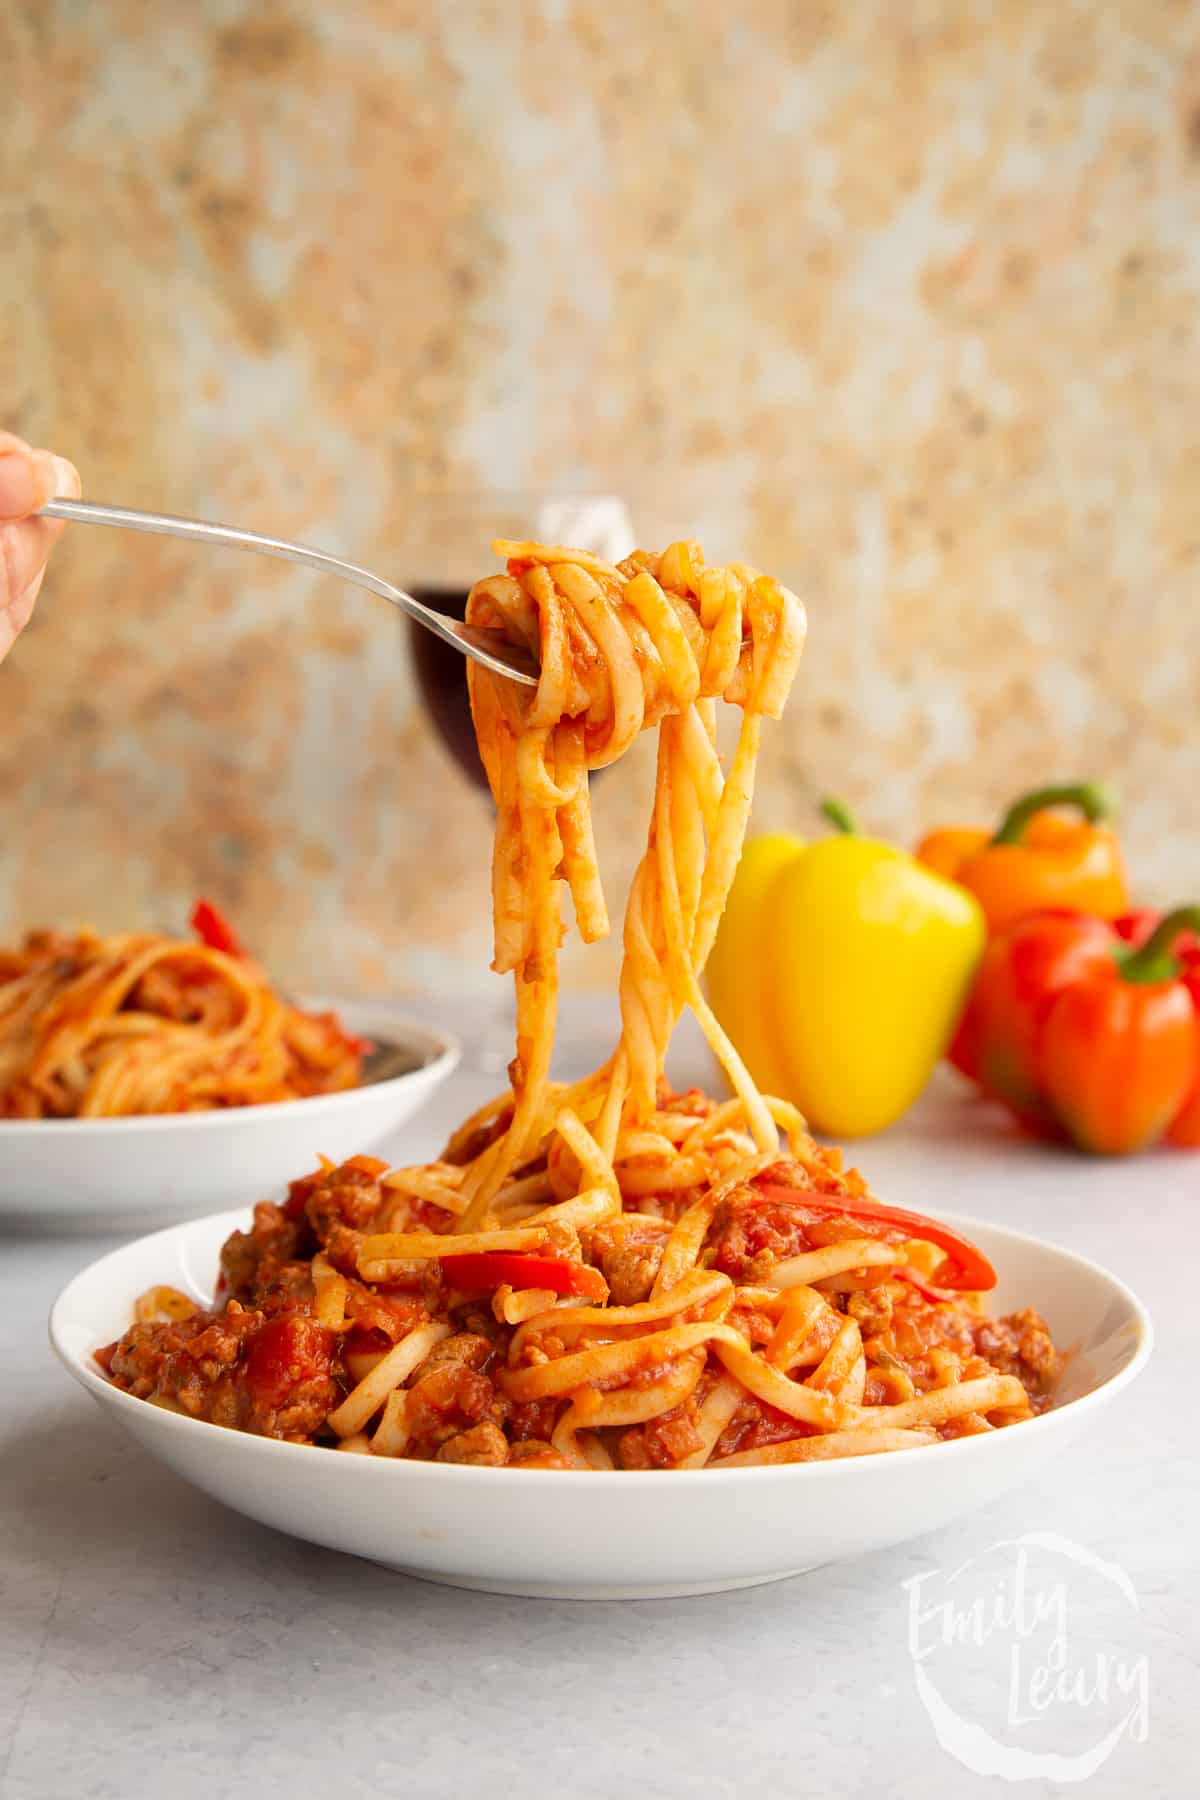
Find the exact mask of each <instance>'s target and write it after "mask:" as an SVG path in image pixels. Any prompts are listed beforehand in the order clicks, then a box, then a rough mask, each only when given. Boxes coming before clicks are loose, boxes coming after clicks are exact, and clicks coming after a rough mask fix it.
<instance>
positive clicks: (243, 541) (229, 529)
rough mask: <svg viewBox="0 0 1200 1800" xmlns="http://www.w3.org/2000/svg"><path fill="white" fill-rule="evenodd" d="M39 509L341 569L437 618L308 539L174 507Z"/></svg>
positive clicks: (407, 607) (63, 504) (74, 504)
mask: <svg viewBox="0 0 1200 1800" xmlns="http://www.w3.org/2000/svg"><path fill="white" fill-rule="evenodd" d="M42 513H43V515H44V516H45V517H46V518H49V519H71V520H74V521H75V522H76V523H77V524H80V525H116V526H118V527H120V528H121V529H122V530H124V531H153V532H157V533H159V534H160V535H161V536H162V537H178V538H193V539H194V540H195V541H196V542H197V543H199V544H227V545H230V546H232V548H234V549H235V550H253V551H254V552H255V554H256V555H258V556H274V557H277V558H278V559H279V561H280V562H293V563H304V564H306V565H307V567H308V568H310V569H322V570H325V571H327V572H328V573H329V574H331V575H340V576H341V577H342V579H343V580H344V581H351V582H353V583H354V585H355V586H356V587H365V588H369V589H370V590H371V592H372V593H373V594H378V595H379V596H380V598H381V599H383V600H390V601H391V602H392V605H393V606H399V607H400V608H401V609H402V610H403V611H404V612H408V613H411V614H412V615H413V617H414V618H419V619H420V620H421V621H422V622H423V623H424V624H426V625H431V626H432V625H433V624H434V623H435V622H436V620H437V619H438V618H439V616H440V615H439V614H437V613H435V612H434V611H433V610H432V609H431V608H430V607H428V606H422V604H421V602H420V601H419V600H415V599H414V598H413V596H412V595H411V594H406V593H405V592H404V590H403V588H398V587H394V586H393V585H392V583H391V582H390V581H385V580H384V579H383V577H382V576H381V575H374V574H372V572H371V570H370V569H363V568H360V567H359V566H358V564H357V563H350V562H345V561H343V559H342V558H341V557H340V556H330V555H329V553H328V551H325V550H313V549H310V548H309V546H308V545H307V544H293V543H289V541H288V540H287V538H276V537H264V535H263V534H262V532H260V531H243V530H242V529H241V528H240V527H239V526H236V525H213V524H210V523H209V522H208V521H207V520H205V519H181V518H178V517H177V516H176V515H175V514H174V513H153V512H138V511H137V510H136V508H134V507H132V506H99V505H97V504H96V502H95V501H93V500H48V501H47V502H46V504H45V506H43V508H42Z"/></svg>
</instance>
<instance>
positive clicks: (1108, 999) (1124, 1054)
mask: <svg viewBox="0 0 1200 1800" xmlns="http://www.w3.org/2000/svg"><path fill="white" fill-rule="evenodd" d="M1197 924H1200V908H1198V907H1183V908H1181V909H1180V911H1178V912H1175V913H1171V914H1169V915H1168V917H1167V918H1165V919H1163V920H1162V922H1161V923H1160V924H1159V925H1158V926H1156V927H1155V929H1154V931H1153V932H1152V933H1151V934H1150V936H1149V937H1148V938H1147V939H1146V942H1145V943H1144V944H1143V945H1142V946H1141V948H1140V949H1136V950H1132V951H1128V950H1125V949H1123V948H1122V949H1121V950H1119V951H1118V952H1117V953H1116V954H1114V955H1111V956H1109V958H1108V959H1107V963H1106V964H1104V965H1102V966H1101V967H1099V968H1097V969H1096V970H1095V971H1094V972H1092V973H1090V974H1089V975H1086V976H1084V978H1083V979H1082V980H1080V981H1076V982H1071V983H1068V985H1067V986H1066V987H1064V988H1063V989H1062V990H1061V992H1060V993H1059V994H1058V995H1057V996H1056V997H1055V999H1054V1000H1053V1001H1052V1002H1051V1004H1050V1007H1049V1010H1048V1012H1047V1014H1046V1020H1045V1024H1044V1026H1043V1027H1042V1031H1041V1036H1040V1040H1039V1044H1038V1067H1039V1074H1040V1077H1041V1084H1042V1089H1043V1092H1044V1094H1045V1097H1046V1100H1047V1102H1048V1104H1049V1105H1050V1107H1051V1109H1052V1111H1053V1113H1054V1115H1055V1116H1056V1118H1057V1119H1058V1121H1059V1123H1060V1124H1061V1125H1062V1126H1063V1127H1064V1128H1065V1129H1066V1131H1067V1133H1068V1135H1069V1136H1070V1137H1071V1139H1072V1141H1073V1142H1074V1143H1076V1144H1077V1145H1078V1146H1079V1148H1080V1149H1081V1150H1092V1151H1095V1152H1097V1153H1098V1154H1100V1155H1102V1156H1103V1155H1107V1156H1124V1155H1127V1154H1128V1153H1129V1152H1130V1151H1133V1150H1144V1149H1145V1148H1146V1146H1147V1145H1148V1144H1152V1143H1154V1142H1156V1141H1157V1139H1159V1138H1160V1137H1161V1136H1162V1135H1163V1133H1164V1132H1165V1131H1166V1130H1167V1129H1168V1128H1169V1127H1170V1125H1171V1123H1172V1121H1173V1120H1174V1119H1175V1117H1176V1114H1177V1113H1178V1112H1179V1111H1180V1109H1181V1108H1182V1106H1183V1104H1184V1102H1185V1101H1186V1099H1187V1097H1188V1095H1189V1093H1190V1092H1191V1090H1192V1087H1193V1084H1194V1082H1195V1079H1196V1075H1197V1048H1198V1046H1200V1025H1198V1023H1197V1019H1198V1015H1197V1012H1196V1007H1195V1003H1194V1001H1193V997H1192V993H1191V990H1190V987H1189V985H1188V983H1187V982H1186V981H1183V980H1181V979H1180V975H1181V972H1182V971H1181V968H1180V964H1179V959H1178V958H1177V957H1176V956H1174V955H1173V953H1172V951H1171V945H1172V943H1173V942H1174V939H1175V938H1176V936H1177V935H1178V933H1179V932H1180V931H1181V930H1182V929H1184V927H1185V926H1192V927H1194V926H1196V925H1197Z"/></svg>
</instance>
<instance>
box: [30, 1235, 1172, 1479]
mask: <svg viewBox="0 0 1200 1800" xmlns="http://www.w3.org/2000/svg"><path fill="white" fill-rule="evenodd" d="M230 1210H231V1213H233V1214H236V1215H237V1216H238V1217H244V1216H246V1214H245V1209H244V1208H242V1207H234V1208H231V1209H230ZM224 1216H226V1215H223V1214H220V1213H210V1214H209V1215H208V1218H207V1219H191V1220H188V1221H186V1222H185V1223H183V1224H177V1225H168V1226H166V1227H165V1228H164V1229H163V1230H161V1231H154V1232H148V1233H146V1235H145V1236H144V1237H141V1238H135V1239H134V1240H133V1242H132V1243H130V1244H125V1245H122V1246H120V1247H119V1248H118V1249H116V1250H110V1251H109V1252H108V1253H107V1255H105V1256H101V1257H97V1259H96V1261H95V1262H93V1263H89V1264H88V1266H87V1267H86V1268H85V1269H81V1270H80V1272H79V1273H78V1274H77V1275H74V1276H72V1278H71V1280H70V1281H69V1282H68V1283H67V1284H66V1286H65V1287H64V1288H63V1289H62V1291H61V1292H60V1294H59V1296H58V1298H57V1299H56V1300H55V1302H54V1305H53V1306H52V1307H51V1309H50V1318H49V1335H50V1344H51V1347H52V1349H53V1350H54V1353H55V1355H56V1356H57V1357H58V1359H59V1361H60V1362H61V1363H62V1365H63V1367H64V1368H65V1369H66V1370H67V1372H68V1374H70V1375H72V1376H74V1378H75V1380H76V1381H78V1382H79V1383H80V1385H81V1386H82V1387H84V1388H85V1389H86V1390H87V1391H88V1392H89V1393H93V1394H95V1395H97V1397H99V1398H100V1399H101V1400H102V1402H104V1403H107V1404H110V1405H114V1406H115V1407H116V1408H117V1410H120V1409H121V1407H122V1406H126V1407H136V1408H137V1409H138V1415H139V1416H141V1415H142V1413H143V1412H144V1409H145V1408H146V1406H147V1404H148V1403H147V1402H146V1401H145V1400H138V1399H136V1398H135V1397H134V1395H132V1394H127V1393H125V1392H124V1390H123V1389H121V1388H116V1387H114V1386H113V1385H112V1383H111V1382H110V1381H109V1380H108V1379H107V1377H106V1376H105V1375H104V1374H103V1373H102V1371H101V1370H100V1368H99V1366H98V1365H94V1366H93V1364H92V1363H91V1361H90V1360H89V1361H88V1362H85V1361H83V1360H82V1359H81V1358H80V1357H77V1356H76V1355H75V1354H74V1353H73V1352H72V1351H71V1350H69V1349H68V1348H67V1347H66V1345H65V1344H64V1343H63V1342H62V1341H61V1315H62V1313H63V1310H64V1309H66V1310H68V1311H69V1308H70V1300H71V1294H72V1290H73V1289H74V1288H75V1287H76V1286H77V1285H80V1284H82V1283H83V1282H85V1281H87V1280H88V1279H89V1278H90V1277H92V1276H94V1275H95V1273H96V1272H97V1270H99V1269H102V1268H103V1267H104V1265H105V1264H106V1263H109V1262H114V1261H117V1260H118V1259H119V1258H121V1257H122V1256H124V1255H125V1254H127V1252H128V1251H129V1250H131V1249H132V1248H133V1247H134V1245H135V1244H148V1243H150V1242H151V1241H152V1240H153V1239H154V1238H166V1237H174V1236H176V1235H177V1234H178V1233H179V1232H181V1231H186V1230H189V1229H190V1230H196V1229H198V1228H199V1227H200V1226H202V1225H204V1224H207V1223H208V1222H209V1221H211V1220H212V1219H216V1218H221V1217H224ZM938 1218H939V1219H941V1220H944V1221H945V1223H946V1224H948V1225H954V1226H967V1227H972V1228H974V1229H976V1230H980V1229H982V1230H983V1231H984V1232H997V1233H999V1235H1000V1236H1001V1237H1004V1238H1007V1239H1009V1241H1010V1242H1011V1243H1012V1244H1013V1245H1014V1246H1022V1245H1024V1246H1028V1245H1032V1246H1033V1247H1034V1248H1035V1249H1037V1250H1051V1251H1053V1252H1055V1253H1056V1254H1057V1255H1059V1256H1065V1257H1066V1258H1067V1259H1068V1260H1069V1261H1070V1262H1073V1263H1075V1264H1077V1265H1078V1266H1079V1267H1080V1268H1082V1269H1085V1270H1086V1271H1087V1272H1088V1273H1089V1274H1090V1275H1092V1276H1098V1277H1099V1278H1100V1279H1101V1280H1102V1281H1104V1282H1106V1283H1107V1284H1108V1285H1109V1287H1110V1288H1111V1289H1113V1290H1114V1292H1115V1293H1116V1294H1117V1295H1118V1296H1119V1297H1120V1298H1121V1299H1122V1300H1123V1301H1124V1302H1125V1305H1126V1307H1127V1308H1128V1309H1129V1313H1130V1317H1131V1322H1132V1324H1133V1326H1134V1329H1135V1331H1136V1334H1137V1347H1136V1349H1135V1350H1134V1353H1133V1355H1132V1356H1131V1357H1130V1359H1129V1361H1128V1362H1127V1363H1126V1364H1125V1367H1124V1368H1123V1369H1119V1370H1118V1371H1117V1373H1116V1374H1115V1375H1110V1376H1109V1378H1108V1379H1107V1381H1102V1382H1101V1383H1100V1385H1099V1386H1098V1387H1094V1388H1091V1389H1089V1391H1088V1392H1087V1393H1086V1394H1080V1395H1079V1397H1078V1399H1076V1400H1068V1401H1067V1402H1066V1403H1065V1405H1063V1406H1055V1407H1051V1408H1050V1409H1049V1411H1047V1412H1044V1413H1039V1414H1038V1416H1037V1417H1036V1418H1034V1419H1023V1420H1022V1421H1021V1422H1020V1424H1019V1425H1016V1426H1013V1427H1010V1428H1008V1429H1006V1430H1004V1431H997V1432H990V1433H980V1434H979V1435H978V1436H974V1437H961V1438H952V1439H950V1440H949V1441H947V1442H943V1443H941V1444H939V1445H938V1446H936V1448H937V1451H938V1454H939V1456H955V1455H957V1456H958V1457H960V1458H961V1457H964V1456H971V1455H975V1456H979V1455H983V1456H991V1455H994V1454H996V1452H995V1451H994V1450H993V1449H992V1448H991V1446H993V1445H995V1444H997V1443H1003V1442H1005V1441H1006V1440H1007V1438H1008V1432H1009V1429H1011V1430H1018V1431H1021V1432H1022V1433H1024V1432H1030V1431H1040V1432H1041V1433H1042V1435H1043V1436H1044V1435H1045V1432H1046V1430H1047V1429H1052V1428H1053V1426H1054V1424H1055V1422H1056V1421H1059V1420H1063V1419H1065V1418H1067V1417H1068V1416H1070V1417H1071V1418H1075V1419H1077V1418H1079V1417H1080V1415H1081V1414H1082V1413H1084V1412H1087V1411H1091V1410H1092V1409H1093V1408H1094V1407H1095V1406H1096V1405H1098V1404H1101V1403H1102V1402H1103V1401H1104V1400H1106V1399H1111V1398H1112V1397H1113V1396H1114V1395H1115V1394H1117V1393H1119V1392H1120V1391H1121V1389H1122V1388H1125V1387H1128V1386H1129V1384H1130V1382H1131V1381H1134V1380H1136V1379H1137V1377H1138V1376H1139V1375H1140V1374H1141V1372H1142V1370H1143V1369H1144V1368H1145V1366H1146V1364H1147V1362H1148V1361H1149V1360H1150V1356H1151V1353H1152V1351H1153V1349H1154V1325H1153V1321H1152V1320H1151V1317H1150V1314H1149V1312H1148V1311H1147V1309H1146V1307H1145V1306H1144V1305H1143V1304H1142V1302H1141V1301H1140V1300H1139V1299H1138V1297H1137V1295H1136V1294H1135V1293H1134V1291H1133V1289H1132V1288H1131V1287H1129V1286H1128V1285H1127V1284H1126V1283H1125V1282H1124V1281H1122V1280H1121V1278H1120V1276H1119V1275H1114V1274H1113V1273H1112V1271H1111V1270H1109V1269H1106V1268H1105V1267H1104V1265H1103V1263H1098V1262H1095V1261H1094V1260H1093V1259H1092V1258H1091V1257H1090V1256H1083V1255H1081V1254H1080V1253H1079V1251H1077V1250H1069V1249H1068V1248H1067V1247H1066V1245H1064V1244H1058V1243H1055V1242H1054V1241H1053V1240H1052V1239H1050V1238H1042V1237H1034V1236H1033V1234H1032V1233H1030V1232H1027V1231H1014V1230H1012V1229H1011V1227H1009V1226H1007V1225H997V1224H996V1223H995V1222H994V1221H993V1220H990V1219H977V1218H973V1217H971V1216H970V1215H968V1214H966V1213H951V1212H939V1214H938ZM154 1413H155V1418H156V1422H157V1425H158V1426H159V1427H160V1428H161V1429H162V1430H164V1431H184V1432H196V1431H203V1432H210V1433H211V1432H213V1431H221V1432H226V1431H228V1433H229V1435H230V1436H232V1437H234V1438H236V1439H238V1440H239V1442H240V1443H241V1444H243V1445H246V1446H252V1448H250V1449H249V1454H250V1455H266V1456H276V1457H279V1456H283V1457H287V1458H294V1457H296V1456H298V1455H300V1456H311V1455H313V1453H314V1452H316V1453H318V1454H320V1455H327V1454H328V1455H336V1452H335V1451H333V1450H332V1449H328V1450H327V1449H326V1448H325V1447H324V1446H320V1445H315V1444H288V1443H284V1442H283V1441H282V1440H281V1439H279V1438H267V1437H259V1436H257V1435H256V1434H255V1433H253V1432H247V1431H233V1430H232V1429H231V1428H229V1427H226V1426H222V1425H213V1424H211V1423H210V1422H209V1421H208V1420H206V1419H191V1418H188V1417H187V1416H186V1415H185V1414H183V1413H172V1412H167V1411H166V1409H165V1408H163V1407H156V1408H154ZM934 1447H935V1446H934V1445H932V1444H918V1445H915V1446H914V1447H913V1448H912V1449H910V1450H889V1451H886V1452H883V1453H882V1454H881V1455H880V1457H879V1458H878V1460H880V1461H882V1462H884V1463H886V1464H887V1465H888V1467H889V1468H895V1467H897V1466H901V1465H903V1466H907V1465H908V1464H909V1463H911V1461H912V1459H913V1458H914V1457H922V1458H924V1457H926V1456H927V1455H928V1454H929V1452H930V1451H931V1450H933V1449H934ZM339 1460H340V1461H342V1462H345V1463H347V1464H350V1465H352V1466H353V1467H354V1468H357V1469H360V1470H362V1469H367V1468H370V1469H373V1470H375V1471H377V1473H375V1474H372V1475H370V1476H365V1477H364V1476H362V1475H359V1476H357V1477H353V1476H352V1477H350V1479H352V1480H354V1479H358V1480H362V1479H366V1480H369V1481H371V1480H380V1479H382V1480H384V1481H395V1480H403V1479H405V1477H404V1476H403V1475H401V1474H398V1473H397V1472H398V1471H400V1470H407V1471H409V1472H410V1474H411V1472H413V1471H421V1472H424V1473H429V1472H431V1471H432V1478H433V1479H434V1480H439V1481H445V1482H447V1483H450V1484H459V1483H462V1482H467V1483H474V1484H483V1485H485V1486H486V1485H489V1484H490V1485H495V1484H496V1483H497V1482H499V1483H502V1484H503V1483H508V1482H513V1481H528V1480H534V1479H536V1480H539V1481H557V1482H568V1483H570V1484H572V1485H577V1484H579V1483H580V1482H583V1483H586V1484H587V1485H588V1486H589V1487H593V1486H595V1485H596V1483H598V1482H599V1483H608V1482H610V1481H611V1480H612V1479H613V1476H614V1475H618V1476H619V1478H620V1481H621V1484H622V1487H624V1486H625V1485H626V1484H628V1483H631V1482H633V1483H637V1484H638V1485H639V1486H645V1484H646V1483H647V1482H649V1483H652V1484H654V1486H655V1487H658V1486H660V1485H661V1484H662V1482H663V1479H664V1477H666V1478H667V1480H668V1482H669V1481H670V1480H671V1478H672V1477H675V1476H681V1475H682V1476H686V1477H687V1480H688V1484H689V1486H692V1485H707V1484H710V1483H712V1482H714V1481H715V1482H720V1483H722V1484H724V1483H727V1482H730V1481H734V1482H736V1481H741V1482H742V1483H743V1485H745V1484H747V1483H754V1482H758V1483H762V1482H764V1481H768V1480H771V1481H778V1480H780V1479H782V1480H785V1481H801V1480H803V1481H837V1480H846V1479H848V1473H847V1472H848V1471H850V1472H853V1471H855V1470H858V1469H859V1467H860V1465H861V1464H863V1463H872V1462H875V1461H876V1460H877V1459H876V1458H875V1457H872V1456H843V1457H831V1458H829V1459H828V1460H827V1461H824V1462H810V1463H776V1464H771V1465H766V1466H760V1467H758V1468H749V1469H747V1468H742V1469H720V1468H715V1469H711V1468H710V1469H666V1470H664V1469H621V1470H612V1469H513V1468H503V1469H492V1468H479V1467H476V1466H473V1465H468V1464H461V1463H439V1462H419V1461H414V1460H411V1459H406V1458H404V1457H385V1456H380V1457H371V1456H346V1457H342V1458H340V1459H339ZM934 1466H935V1467H936V1464H935V1465H934ZM385 1471H387V1472H386V1473H385ZM667 1491H668V1492H670V1491H671V1489H670V1488H669V1487H668V1490H667Z"/></svg>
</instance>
